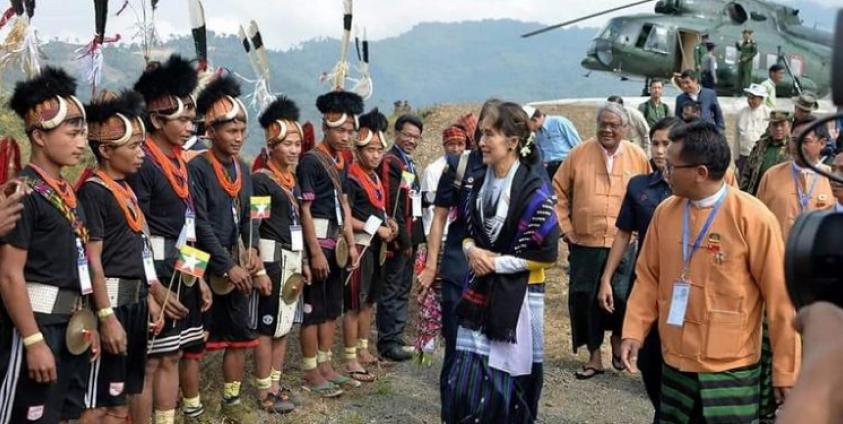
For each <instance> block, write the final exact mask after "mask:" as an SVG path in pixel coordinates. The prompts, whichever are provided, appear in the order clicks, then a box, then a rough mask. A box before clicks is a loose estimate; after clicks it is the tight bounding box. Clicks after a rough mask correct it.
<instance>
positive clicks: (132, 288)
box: [105, 278, 144, 308]
mask: <svg viewBox="0 0 843 424" xmlns="http://www.w3.org/2000/svg"><path fill="white" fill-rule="evenodd" d="M143 284H144V283H143V281H141V280H140V279H134V280H131V279H125V278H106V279H105V289H106V292H108V301H109V303H110V304H111V306H112V307H115V308H116V307H118V306H123V305H128V304H131V303H135V302H137V301H138V300H140V296H141V290H142V289H143Z"/></svg>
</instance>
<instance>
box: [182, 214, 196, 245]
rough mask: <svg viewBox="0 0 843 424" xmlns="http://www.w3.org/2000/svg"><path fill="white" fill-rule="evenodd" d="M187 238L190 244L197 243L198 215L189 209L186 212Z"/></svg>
mask: <svg viewBox="0 0 843 424" xmlns="http://www.w3.org/2000/svg"><path fill="white" fill-rule="evenodd" d="M184 228H185V238H186V240H187V241H189V242H195V241H196V214H195V213H193V211H192V210H190V209H187V210H186V211H185V212H184Z"/></svg>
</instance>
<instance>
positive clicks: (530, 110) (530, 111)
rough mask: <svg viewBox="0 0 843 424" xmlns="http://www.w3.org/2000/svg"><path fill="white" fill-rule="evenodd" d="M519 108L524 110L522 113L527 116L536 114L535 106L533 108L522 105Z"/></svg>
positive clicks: (530, 116)
mask: <svg viewBox="0 0 843 424" xmlns="http://www.w3.org/2000/svg"><path fill="white" fill-rule="evenodd" d="M521 109H522V110H524V113H526V114H527V118H532V117H533V115H535V114H536V108H534V107H532V106H530V105H522V106H521Z"/></svg>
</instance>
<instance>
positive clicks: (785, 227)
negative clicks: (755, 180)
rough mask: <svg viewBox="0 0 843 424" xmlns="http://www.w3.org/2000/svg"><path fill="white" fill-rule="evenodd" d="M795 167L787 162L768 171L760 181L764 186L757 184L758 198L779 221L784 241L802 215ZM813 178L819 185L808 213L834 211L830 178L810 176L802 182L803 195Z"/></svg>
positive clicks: (816, 175) (790, 162)
mask: <svg viewBox="0 0 843 424" xmlns="http://www.w3.org/2000/svg"><path fill="white" fill-rule="evenodd" d="M792 164H793V161H787V162H783V163H780V164H778V165H775V166H773V167H772V168H770V169H768V170H767V172H765V173H764V176H763V177H761V183H759V184H758V193H756V195H755V196H756V197H758V199H759V200H761V201H762V202H764V204H765V205H767V207H768V208H770V211H772V212H773V215H775V216H776V219H778V220H779V225H781V229H782V236H783V237H784V239H785V240H787V235H788V234H790V227H792V226H793V222H794V221H796V217H797V216H799V214H800V213H802V211H801V210H800V207H799V200H798V195H797V194H796V185H795V184H793V171H792V166H793V165H792ZM813 178H818V179H817V183H816V184H817V185H816V188H815V189H814V194H813V196H811V200H810V201H809V202H808V208H807V210H808V211H812V210H817V209H827V208H830V207H833V206H834V202H835V199H834V195H833V194H832V193H831V184H830V183H829V182H828V178H826V177H823V176H822V175H818V174H814V175H808V176H807V180H804V179H803V180H802V190H803V191H802V192H803V193H805V194H806V195H807V193H808V189H809V188H810V186H811V181H813ZM806 185H807V187H806Z"/></svg>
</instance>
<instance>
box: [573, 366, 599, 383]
mask: <svg viewBox="0 0 843 424" xmlns="http://www.w3.org/2000/svg"><path fill="white" fill-rule="evenodd" d="M589 371H590V373H589ZM604 372H606V371H605V370H598V369H597V368H594V367H592V366H584V367H582V369H581V370H579V371H577V372H575V373H574V376H575V377H576V378H577V380H588V379H590V378H592V377H595V376H598V375H600V374H603V373H604Z"/></svg>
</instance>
